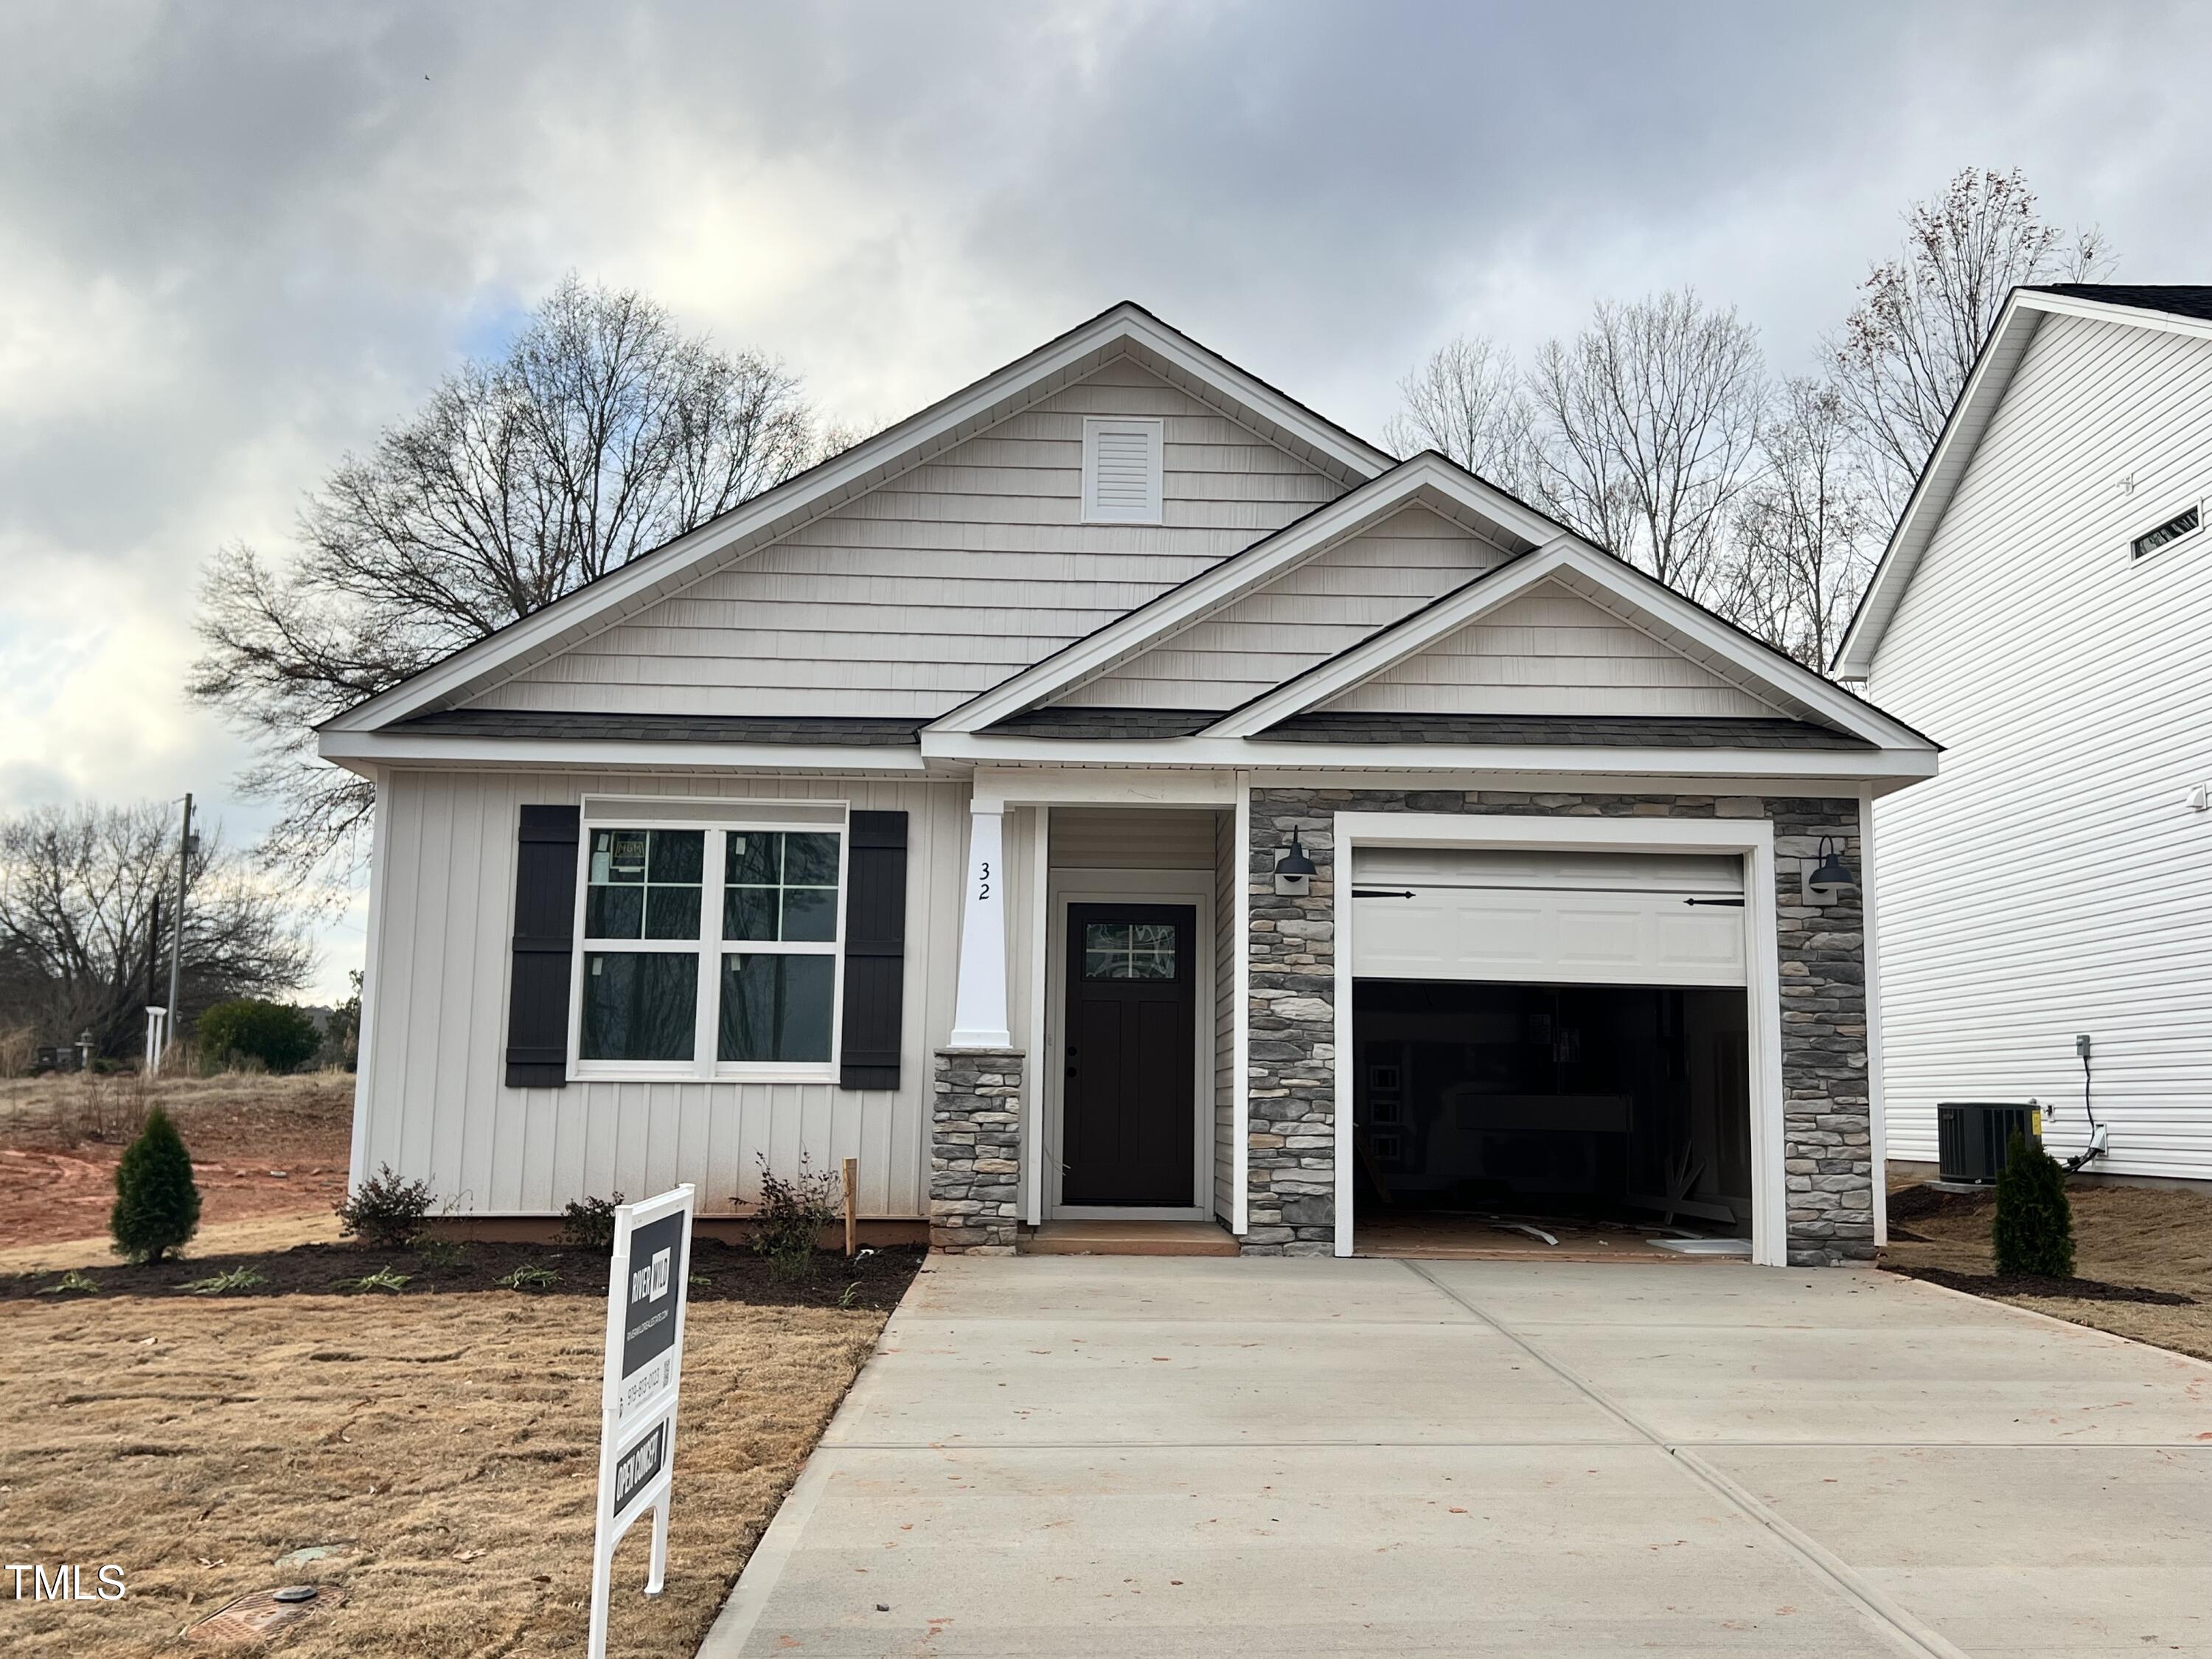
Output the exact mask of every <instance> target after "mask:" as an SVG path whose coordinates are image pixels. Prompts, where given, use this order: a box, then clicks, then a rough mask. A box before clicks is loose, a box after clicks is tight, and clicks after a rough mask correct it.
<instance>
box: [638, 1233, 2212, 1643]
mask: <svg viewBox="0 0 2212 1659" xmlns="http://www.w3.org/2000/svg"><path fill="white" fill-rule="evenodd" d="M679 1478H680V1477H679ZM1407 1652H1413V1653H1452V1654H1496V1655H1568V1654H1574V1655H1584V1654H1600V1653H1624V1654H1625V1653H1637V1654H1653V1653H1658V1654H1678V1655H1679V1654H1760V1655H1770V1654H1784V1655H1808V1656H1809V1655H1822V1656H1838V1655H1853V1654H1898V1653H1902V1654H1912V1655H1923V1656H1924V1655H1929V1654H1940V1655H1955V1654H1959V1653H1972V1654H2031V1653H2032V1654H2037V1655H2055V1654H2087V1653H2100V1654H2113V1653H2130V1654H2152V1653H2160V1654H2166V1653H2175V1652H2180V1653H2187V1654H2196V1655H2212V1366H2206V1365H2203V1364H2197V1362H2195V1361H2192V1360H2188V1359H2185V1358H2180V1357H2179V1356H2177V1355H2172V1354H2168V1353H2166V1352H2162V1351H2160V1350H2158V1349H2155V1348H2148V1347H2143V1346H2138V1345H2136V1344H2133V1343H2129V1342H2124V1341H2122V1340H2119V1339H2118V1338H2114V1337H2108V1336H2105V1335H2102V1334H2099V1333H2096V1332H2093V1331H2088V1330H2084V1329H2081V1328H2077V1327H2073V1326H2066V1325H2061V1324H2058V1323H2057V1322H2054V1321H2050V1320H2045V1319H2042V1318H2039V1317H2037V1316H2033V1315H2028V1314H2021V1313H2015V1312H2013V1311H2011V1310H2007V1309H2004V1308H2001V1307H1998V1306H1996V1305H1995V1304H1989V1303H1984V1302H1978V1301H1975V1300H1972V1299H1970V1298H1967V1297H1960V1296H1955V1295H1953V1294H1951V1293H1949V1292H1947V1291H1939V1290H1936V1289H1934V1288H1932V1287H1929V1286H1925V1285H1915V1284H1912V1283H1910V1282H1907V1281H1905V1280H1902V1279H1893V1278H1891V1277H1888V1276H1887V1275H1883V1274H1877V1273H1852V1272H1814V1273H1806V1272H1781V1271H1776V1270H1771V1269H1760V1268H1753V1267H1739V1266H1735V1265H1733V1264H1729V1265H1720V1264H1704V1265H1697V1266H1686V1265H1683V1266H1672V1265H1670V1266H1667V1267H1599V1266H1580V1265H1577V1264H1573V1263H1565V1262H1562V1263H1549V1264H1535V1265H1522V1264H1519V1263H1504V1262H1483V1261H1461V1262H1422V1263H1413V1262H1401V1261H1206V1260H1198V1261H1158V1260H1127V1259H1109V1258H1101V1257H1085V1256H1062V1257H1054V1258H1045V1259H1038V1258H1019V1259H1012V1260H1009V1259H1004V1258H999V1259H990V1258H973V1257H970V1258H951V1259H942V1258H940V1259H939V1260H937V1261H933V1263H932V1265H931V1266H930V1267H929V1268H928V1269H927V1270H926V1271H925V1272H924V1273H922V1275H921V1278H920V1279H917V1280H916V1281H915V1287H914V1289H913V1290H912V1291H910V1292H909V1293H908V1297H907V1299H906V1301H905V1303H904V1304H902V1306H901V1308H900V1309H899V1310H898V1312H897V1313H896V1315H894V1316H893V1317H892V1320H891V1322H890V1326H889V1328H887V1330H886V1331H885V1334H884V1341H883V1345H882V1346H881V1349H880V1350H879V1352H878V1354H877V1355H876V1357H875V1358H873V1359H872V1361H871V1362H870V1363H869V1364H868V1366H867V1368H866V1370H864V1371H863V1372H862V1374H861V1376H860V1381H859V1382H858V1383H857V1384H855V1386H854V1389H853V1392H852V1395H850V1397H849V1398H848V1400H847V1401H846V1402H845V1405H844V1407H843V1409H842V1411H840V1412H839V1413H838V1414H837V1418H836V1421H835V1422H834V1423H833V1424H832V1425H830V1428H829V1434H828V1436H827V1437H826V1438H825V1439H824V1441H823V1445H822V1448H821V1449H820V1450H818V1451H817V1453H816V1454H815V1455H814V1457H813V1458H812V1460H811V1462H809V1463H808V1465H807V1467H806V1469H805V1473H804V1474H802V1475H801V1477H800V1479H799V1483H798V1485H797V1486H796V1487H794V1489H793V1492H792V1494H791V1496H790V1498H789V1499H788V1500H787V1502H786V1503H785V1504H784V1506H783V1509H782V1511H781V1513H780V1514H779V1515H778V1516H777V1517H776V1519H775V1523H774V1525H773V1526H772V1527H771V1528H769V1533H768V1535H767V1537H766V1538H765V1539H763V1541H762V1544H761V1547H760V1548H759V1550H758V1551H757V1553H756V1554H755V1555H754V1557H753V1559H752V1562H751V1564H750V1565H749V1566H748V1568H747V1569H746V1571H745V1574H744V1577H743V1578H742V1579H741V1580H740V1581H739V1583H738V1587H737V1589H736V1591H735V1592H734V1593H733V1594H732V1597H731V1599H730V1602H729V1605H728V1607H726V1609H725V1610H724V1612H723V1614H722V1617H721V1619H720V1621H719V1622H718V1623H717V1624H716V1626H715V1627H714V1633H713V1634H712V1635H711V1636H710V1637H709V1638H708V1642H707V1644H706V1646H705V1647H704V1649H702V1653H703V1654H704V1655H707V1656H711V1659H733V1656H738V1655H754V1654H760V1655H768V1654H779V1655H783V1654H794V1653H796V1654H845V1655H851V1654H867V1655H876V1654H924V1653H926V1654H932V1655H947V1656H950V1655H979V1654H991V1655H1022V1656H1062V1655H1101V1654H1178V1655H1180V1654H1194V1655H1195V1654H1206V1655H1243V1654H1255V1655H1267V1656H1271V1659H1275V1656H1291V1655H1304V1654H1382V1653H1407Z"/></svg>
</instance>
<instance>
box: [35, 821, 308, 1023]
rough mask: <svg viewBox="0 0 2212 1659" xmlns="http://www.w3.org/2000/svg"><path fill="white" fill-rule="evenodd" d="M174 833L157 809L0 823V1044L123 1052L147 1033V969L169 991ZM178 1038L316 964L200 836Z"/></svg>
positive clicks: (281, 917)
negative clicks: (203, 1017)
mask: <svg viewBox="0 0 2212 1659" xmlns="http://www.w3.org/2000/svg"><path fill="white" fill-rule="evenodd" d="M176 855H177V846H176V821H175V819H174V817H173V815H172V814H171V813H170V812H169V811H168V810H167V808H166V807H163V806H159V805H137V806H103V805H77V806H71V807H59V806H44V807H37V808H33V810H31V811H26V812H21V813H18V814H16V815H15V816H13V817H6V818H0V964H4V972H0V1030H19V1029H25V1028H28V1029H30V1030H35V1031H36V1032H37V1033H38V1035H39V1036H40V1039H42V1040H43V1041H46V1042H73V1041H75V1040H76V1037H77V1036H78V1035H79V1034H80V1033H82V1032H84V1031H90V1032H91V1033H92V1038H93V1043H94V1048H95V1049H96V1051H97V1052H99V1053H100V1054H108V1055H121V1054H128V1053H130V1052H131V1051H132V1050H133V1049H134V1048H136V1047H137V1042H138V1040H139V1037H140V1036H141V1034H142V1033H143V1030H144V1021H145V1014H144V1004H145V1001H146V987H147V975H148V964H149V961H156V959H157V958H159V959H160V960H158V961H156V972H155V978H156V980H157V981H160V982H161V986H162V987H163V988H164V990H166V986H167V978H166V975H167V968H166V965H165V964H166V957H167V951H168V948H169V942H170V939H171V934H170V933H169V929H170V928H172V927H174V926H175V918H174V917H173V916H171V917H168V918H167V919H166V920H165V921H163V923H162V924H161V935H160V937H159V938H156V937H155V916H156V914H157V907H158V905H159V904H160V902H161V899H162V898H163V897H164V896H166V895H167V894H169V893H171V892H173V889H174V885H175V881H176ZM190 890H191V899H190V902H188V904H187V905H186V907H185V930H184V955H183V962H182V968H183V973H182V977H181V982H180V987H179V1000H180V1001H181V1002H182V1004H183V1010H182V1012H181V1014H180V1015H179V1029H182V1027H183V1026H184V1025H185V1024H188V1023H189V1022H190V1021H191V1019H193V1018H197V1015H198V1013H199V1012H200V1011H201V1010H203V1009H204V1008H207V1007H209V1006H211V1005H213V1004H215V1003H217V1002H221V1001H222V1000H225V999H227V998H229V997H234V996H245V995H265V994H268V993H270V992H272V991H284V990H292V989H295V988H296V987H299V986H300V985H301V984H302V983H304V982H305V981H306V979H307V974H308V971H309V969H311V968H312V967H313V962H314V954H313V951H312V949H311V948H310V947H309V945H308V943H307V936H306V934H305V932H304V931H303V930H302V928H301V926H300V924H299V922H298V921H297V919H296V918H295V916H294V915H292V914H291V913H290V911H289V909H288V908H287V907H286V904H285V902H284V899H283V896H282V895H281V894H280V893H279V892H278V891H277V890H275V889H274V888H273V887H271V886H270V884H268V883H267V882H266V881H265V880H264V878H261V877H259V876H258V874H257V872H255V871H254V870H253V869H252V866H250V865H249V864H248V862H247V861H246V859H245V858H244V857H242V856H241V855H240V854H236V853H234V852H233V851H231V850H230V849H229V848H226V847H225V846H224V845H223V844H222V832H221V830H220V829H210V830H209V831H208V832H207V833H205V834H203V835H201V836H197V837H196V839H195V842H194V845H193V848H192V849H191V870H190Z"/></svg>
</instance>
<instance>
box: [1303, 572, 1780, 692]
mask: <svg viewBox="0 0 2212 1659" xmlns="http://www.w3.org/2000/svg"><path fill="white" fill-rule="evenodd" d="M1323 707H1325V708H1330V709H1344V710H1357V711H1359V712H1362V713H1373V714H1747V715H1754V716H1757V715H1768V716H1771V715H1773V714H1776V713H1778V710H1777V709H1775V708H1773V707H1772V706H1771V705H1770V704H1767V703H1765V702H1760V701H1759V699H1758V698H1757V697H1754V696H1752V695H1751V694H1750V693H1749V692H1748V691H1746V690H1742V689H1741V688H1740V687H1738V686H1735V685H1731V684H1729V683H1728V682H1727V681H1726V680H1724V679H1723V678H1720V676H1719V675H1717V674H1716V673H1714V672H1713V671H1711V669H1709V668H1706V667H1705V666H1704V665H1701V664H1699V663H1695V662H1692V661H1691V660H1690V659H1689V658H1687V657H1686V656H1684V655H1683V654H1682V653H1680V652H1679V651H1676V650H1674V648H1673V647H1669V646H1668V645H1666V644H1663V643H1662V642H1661V641H1658V640H1656V639H1654V638H1653V637H1652V636H1651V635H1649V634H1646V633H1644V631H1643V630H1642V629H1638V628H1632V627H1631V626H1630V625H1629V624H1628V623H1626V622H1623V621H1622V620H1621V619H1620V617H1616V616H1614V615H1613V613H1612V612H1611V611H1607V610H1605V609H1603V608H1602V607H1601V606H1599V605H1593V604H1591V603H1590V601H1589V600H1588V599H1584V598H1583V597H1582V596H1581V595H1580V594H1578V593H1575V592H1571V591H1570V590H1569V589H1567V588H1566V587H1565V586H1561V585H1560V584H1559V583H1557V582H1551V581H1547V582H1540V583H1538V584H1537V585H1536V586H1534V587H1531V588H1530V589H1529V590H1528V592H1525V593H1522V594H1521V595H1520V596H1518V597H1517V598H1516V599H1510V600H1508V601H1507V602H1506V603H1505V604H1504V605H1500V606H1499V607H1498V609H1497V610H1495V611H1491V612H1490V613H1489V614H1487V615H1486V616H1484V617H1480V618H1479V619H1478V620H1476V621H1474V622H1471V623H1468V625H1467V626H1466V627H1464V628H1460V629H1454V630H1453V631H1452V632H1451V633H1449V634H1447V635H1444V636H1443V638H1442V639H1440V640H1438V641H1436V642H1435V643H1434V644H1432V645H1431V646H1429V647H1426V648H1425V649H1424V650H1422V651H1421V652H1419V653H1417V654H1416V655H1414V656H1412V657H1409V658H1407V659H1406V660H1405V661H1404V662H1401V663H1399V664H1398V665H1395V667H1392V668H1389V669H1386V670H1384V671H1383V672H1382V673H1380V674H1377V675H1376V676H1374V677H1373V678H1370V679H1367V680H1364V681H1362V682H1361V683H1360V684H1358V685H1356V686H1353V687H1352V689H1351V690H1348V691H1346V692H1345V693H1343V694H1342V695H1341V696H1338V697H1336V698H1334V699H1333V700H1332V701H1330V702H1328V703H1326V704H1324V705H1323Z"/></svg>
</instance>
